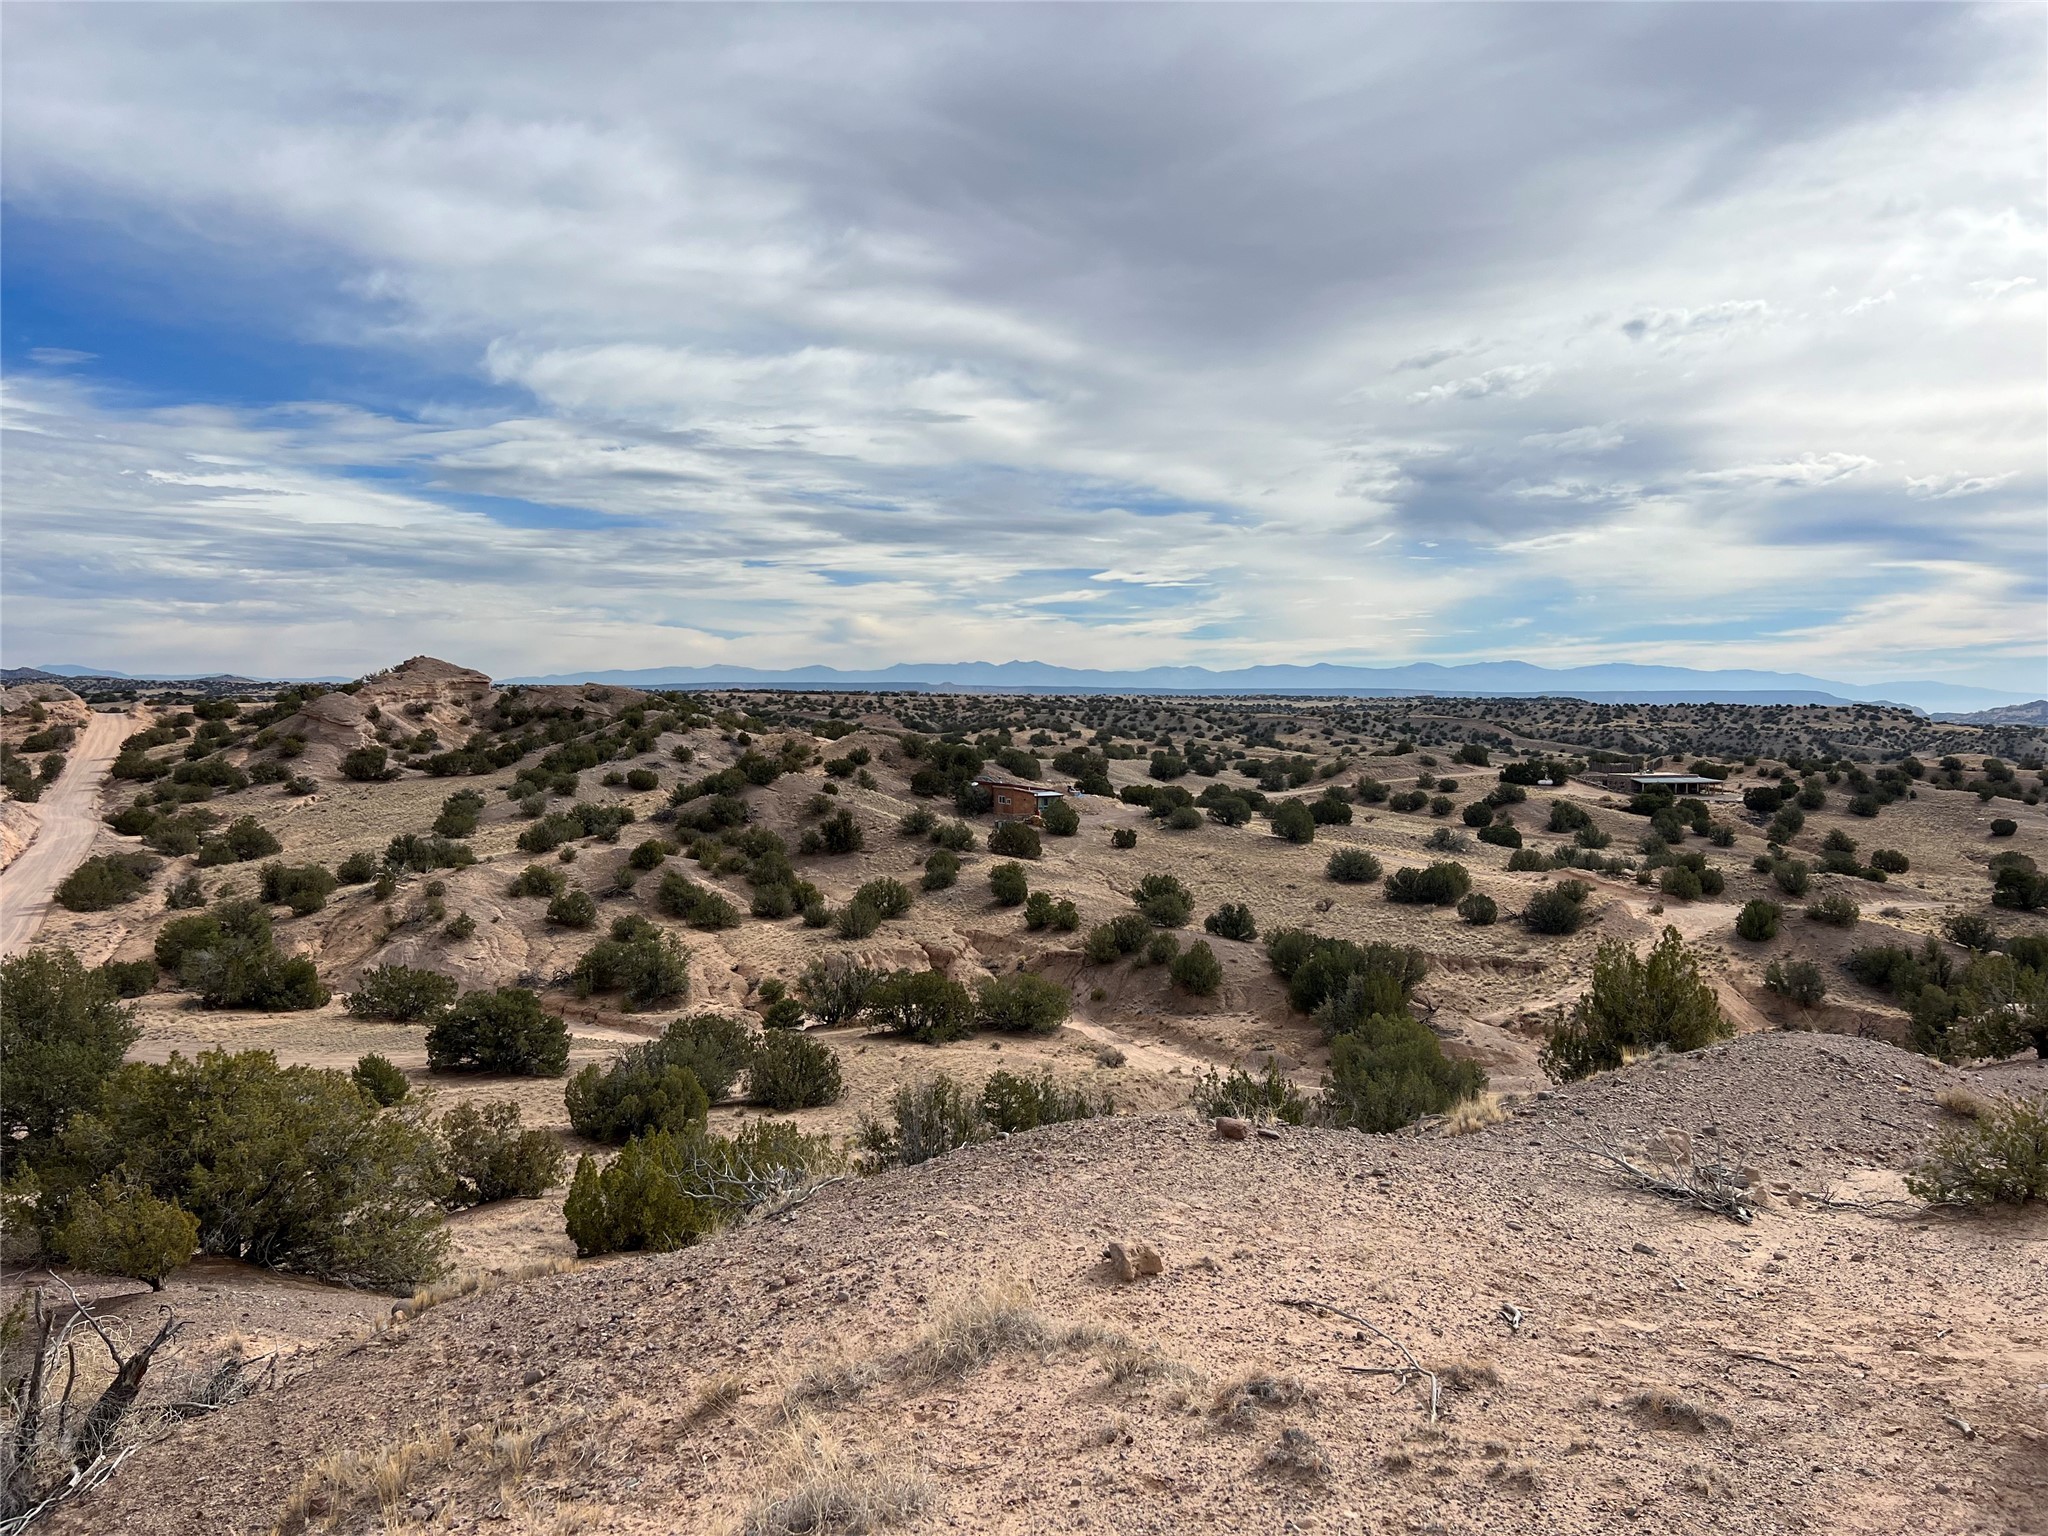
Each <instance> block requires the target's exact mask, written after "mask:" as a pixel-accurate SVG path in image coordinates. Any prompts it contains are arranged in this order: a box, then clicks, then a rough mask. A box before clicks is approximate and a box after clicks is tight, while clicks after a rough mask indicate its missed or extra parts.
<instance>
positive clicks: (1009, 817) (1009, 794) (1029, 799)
mask: <svg viewBox="0 0 2048 1536" xmlns="http://www.w3.org/2000/svg"><path fill="white" fill-rule="evenodd" d="M974 782H975V783H977V784H979V785H980V786H981V787H982V788H983V789H985V790H987V791H988V792H989V798H990V799H992V800H994V801H995V813H996V820H997V821H1028V822H1032V823H1034V824H1035V823H1036V822H1037V821H1038V818H1039V816H1040V815H1041V814H1042V813H1043V812H1044V810H1045V808H1046V806H1048V805H1049V804H1051V803H1052V802H1053V801H1055V800H1058V799H1060V798H1061V795H1060V792H1059V791H1058V790H1056V789H1041V788H1040V787H1039V786H1038V785H1036V784H1025V783H1022V782H1020V781H1019V780H1016V779H1005V778H1001V777H998V776H997V775H994V774H987V773H985V774H983V775H982V776H981V777H980V778H978V779H976V780H975V781H974Z"/></svg>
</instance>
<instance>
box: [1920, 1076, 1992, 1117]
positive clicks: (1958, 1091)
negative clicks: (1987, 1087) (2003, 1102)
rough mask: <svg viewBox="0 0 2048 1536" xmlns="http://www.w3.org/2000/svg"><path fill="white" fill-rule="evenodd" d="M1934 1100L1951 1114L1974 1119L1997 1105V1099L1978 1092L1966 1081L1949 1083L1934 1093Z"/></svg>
mask: <svg viewBox="0 0 2048 1536" xmlns="http://www.w3.org/2000/svg"><path fill="white" fill-rule="evenodd" d="M1934 1102H1935V1103H1937V1104H1939V1105H1940V1106H1941V1107H1942V1108H1943V1109H1945V1110H1947V1111H1948V1112H1949V1113H1950V1114H1952V1115H1960V1116H1961V1117H1962V1118H1963V1119H1965V1120H1975V1119H1978V1118H1979V1117H1980V1116H1982V1115H1984V1114H1986V1113H1987V1112H1989V1111H1990V1110H1993V1109H1996V1108H1997V1107H1998V1101H1997V1100H1996V1099H1993V1098H1990V1097H1988V1096H1986V1095H1984V1094H1981V1093H1979V1092H1978V1091H1977V1090H1976V1089H1974V1088H1972V1087H1971V1086H1970V1085H1969V1084H1968V1083H1949V1084H1947V1085H1945V1086H1944V1087H1942V1088H1941V1089H1940V1090H1939V1091H1938V1092H1936V1094H1935V1095H1934Z"/></svg>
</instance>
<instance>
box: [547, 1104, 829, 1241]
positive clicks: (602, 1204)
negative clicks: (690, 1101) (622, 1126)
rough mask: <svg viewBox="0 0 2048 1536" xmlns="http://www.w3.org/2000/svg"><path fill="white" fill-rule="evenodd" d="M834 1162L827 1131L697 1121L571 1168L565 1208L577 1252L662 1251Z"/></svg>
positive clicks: (728, 1221) (793, 1187)
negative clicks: (729, 1131)
mask: <svg viewBox="0 0 2048 1536" xmlns="http://www.w3.org/2000/svg"><path fill="white" fill-rule="evenodd" d="M839 1166H841V1163H840V1160H839V1158H838V1156H837V1154H835V1153H834V1152H833V1150H832V1144H831V1140H830V1138H828V1137H825V1136H806V1135H804V1134H803V1133H802V1132H800V1131H798V1130H797V1128H796V1127H795V1126H793V1125H791V1124H789V1123H788V1122H787V1121H774V1120H756V1121H755V1122H753V1123H752V1124H751V1125H749V1126H748V1127H747V1128H746V1129H745V1130H743V1131H741V1132H739V1133H738V1134H737V1135H735V1136H731V1137H726V1136H714V1135H712V1134H711V1133H710V1132H708V1131H706V1130H704V1129H703V1128H702V1127H700V1126H697V1125H691V1126H688V1127H686V1128H685V1129H683V1130H682V1131H679V1132H669V1131H653V1132H650V1133H648V1134H647V1135H645V1136H640V1137H636V1138H634V1139H633V1140H632V1141H630V1142H628V1143H627V1144H626V1146H625V1148H624V1150H622V1151H621V1152H620V1153H619V1155H618V1156H617V1157H615V1158H613V1159H612V1160H611V1162H610V1163H609V1164H607V1165H606V1166H605V1167H604V1168H603V1169H602V1170H600V1169H599V1168H598V1165H597V1161H596V1159H594V1158H590V1157H585V1158H583V1159H581V1160H580V1161H579V1162H578V1163H577V1165H576V1177H575V1179H574V1180H573V1181H571V1183H570V1186H569V1196H568V1199H567V1200H566V1201H565V1202H564V1203H563V1207H562V1215H563V1218H564V1220H565V1223H566V1225H567V1227H568V1231H569V1237H570V1239H571V1240H572V1241H573V1242H574V1243H575V1244H576V1251H577V1252H578V1253H579V1254H583V1255H586V1256H588V1255H591V1254H598V1253H626V1252H633V1251H638V1250H645V1251H647V1252H650V1253H667V1252H670V1251H673V1250H674V1249H677V1248H684V1247H687V1246H689V1245H690V1244H691V1243H694V1242H696V1241H697V1240H698V1239H699V1238H701V1237H705V1236H707V1235H709V1234H710V1233H713V1232H716V1231H718V1230H719V1229H720V1228H721V1227H725V1226H728V1225H730V1224H731V1223H733V1222H735V1221H737V1220H739V1219H740V1217H742V1216H744V1215H745V1214H746V1213H747V1212H748V1211H749V1210H751V1209H753V1208H754V1207H756V1206H758V1205H761V1204H764V1203H767V1202H768V1201H771V1200H773V1199H776V1198H778V1197H779V1196H782V1195H787V1194H791V1193H794V1192H795V1191H796V1190H798V1189H800V1188H801V1187H802V1186H803V1185H805V1184H807V1183H809V1182H811V1181H812V1180H814V1179H815V1178H817V1177H818V1176H819V1175H820V1174H822V1173H826V1172H829V1171H831V1170H833V1169H836V1168H838V1167H839Z"/></svg>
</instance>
